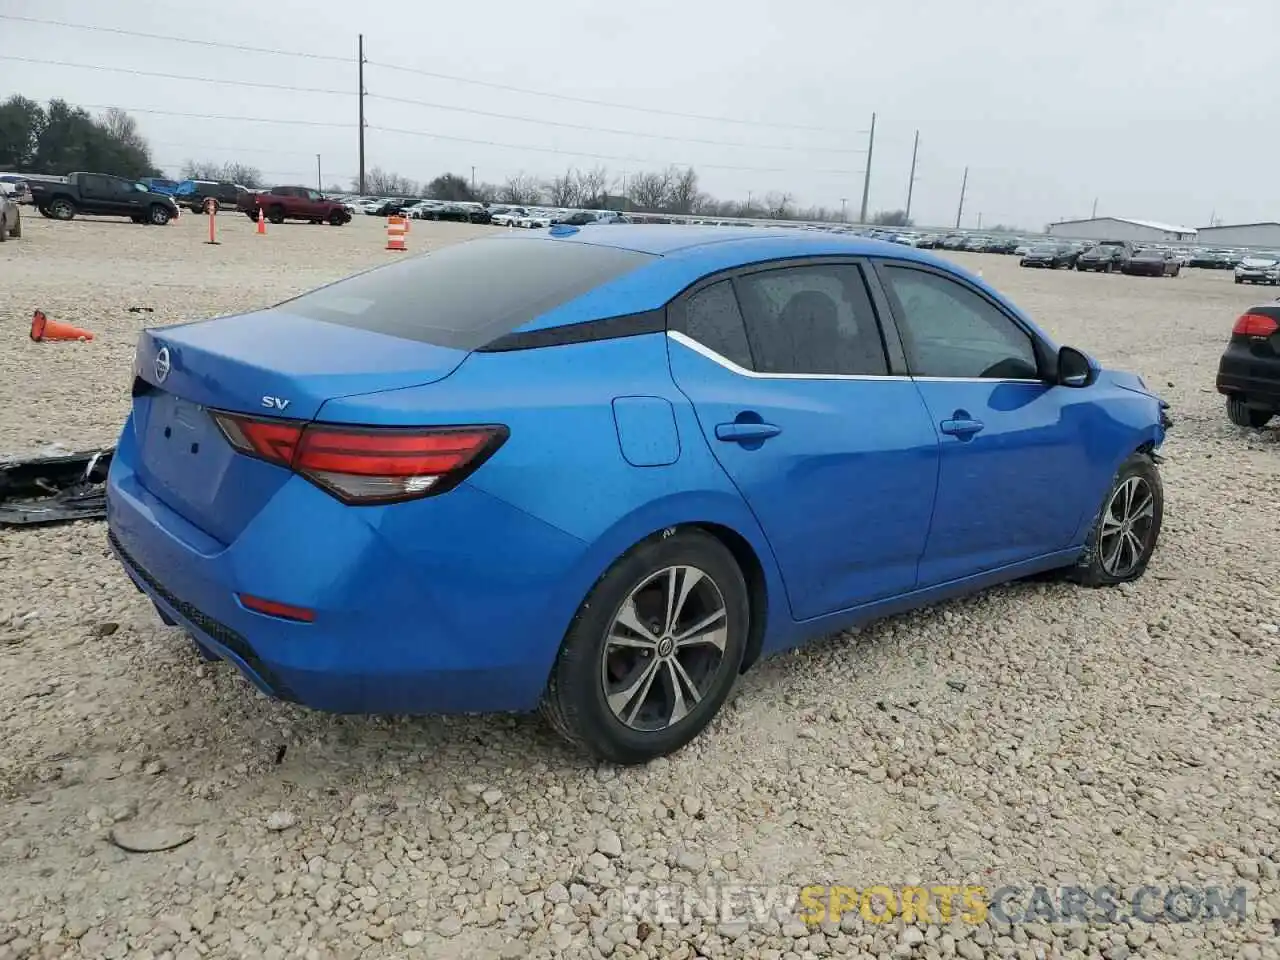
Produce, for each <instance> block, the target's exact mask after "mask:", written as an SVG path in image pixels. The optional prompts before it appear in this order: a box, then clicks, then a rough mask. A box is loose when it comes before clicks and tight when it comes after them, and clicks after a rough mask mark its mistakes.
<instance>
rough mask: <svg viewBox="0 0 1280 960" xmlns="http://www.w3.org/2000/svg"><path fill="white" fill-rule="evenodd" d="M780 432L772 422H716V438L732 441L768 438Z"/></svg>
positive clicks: (747, 441) (742, 441)
mask: <svg viewBox="0 0 1280 960" xmlns="http://www.w3.org/2000/svg"><path fill="white" fill-rule="evenodd" d="M781 432H782V428H781V427H779V426H777V425H776V424H772V423H719V424H716V439H717V440H728V441H730V442H733V443H750V442H751V441H753V440H768V439H769V438H770V437H776V436H777V435H778V434H780V433H781Z"/></svg>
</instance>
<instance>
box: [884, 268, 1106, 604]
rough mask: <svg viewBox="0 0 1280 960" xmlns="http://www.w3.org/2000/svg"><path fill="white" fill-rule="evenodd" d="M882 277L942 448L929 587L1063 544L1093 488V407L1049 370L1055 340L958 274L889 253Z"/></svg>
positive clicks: (925, 579)
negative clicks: (1054, 381) (1089, 412)
mask: <svg viewBox="0 0 1280 960" xmlns="http://www.w3.org/2000/svg"><path fill="white" fill-rule="evenodd" d="M876 274H877V276H878V278H879V280H880V282H881V283H883V285H884V290H885V292H886V294H887V295H888V299H889V302H890V304H891V307H892V311H893V314H894V317H895V319H896V321H897V322H896V328H897V330H898V332H899V333H900V335H901V337H902V345H903V348H904V352H905V355H906V360H907V366H908V369H909V370H910V371H911V374H912V377H913V378H914V381H915V384H916V387H917V388H918V390H919V392H920V395H921V397H923V399H924V402H925V405H926V406H927V407H928V409H929V414H930V417H931V421H932V424H933V427H934V429H936V430H937V435H938V439H939V441H940V445H941V446H940V454H941V460H940V466H939V471H938V496H937V503H936V505H935V507H934V513H933V523H932V526H931V527H930V531H929V541H928V545H927V546H926V548H925V551H924V557H923V558H922V560H921V562H920V586H921V587H927V586H932V585H935V584H939V583H945V582H947V581H950V580H957V579H961V578H963V577H966V576H970V575H973V574H977V573H981V572H984V571H988V570H994V569H997V568H999V567H1002V566H1006V565H1009V564H1014V563H1018V562H1021V561H1024V560H1029V559H1032V558H1035V557H1040V556H1043V555H1045V554H1050V553H1053V552H1054V551H1058V550H1063V549H1066V548H1067V547H1068V546H1069V545H1070V542H1071V540H1072V538H1073V536H1074V534H1075V531H1076V529H1077V527H1078V526H1079V524H1080V521H1081V519H1082V513H1083V511H1084V510H1085V509H1086V505H1087V501H1088V500H1089V498H1090V497H1093V496H1094V494H1095V493H1096V491H1091V490H1089V489H1088V488H1087V484H1086V482H1085V477H1086V476H1087V475H1088V469H1087V457H1086V446H1085V442H1086V432H1087V431H1086V427H1087V423H1086V422H1085V421H1086V419H1087V418H1086V416H1085V413H1084V408H1083V407H1082V406H1081V405H1079V404H1077V403H1076V402H1075V401H1076V400H1078V399H1079V398H1075V397H1072V396H1070V394H1071V391H1070V390H1069V389H1067V388H1064V387H1057V386H1052V385H1050V384H1049V383H1048V382H1047V381H1046V380H1045V379H1042V378H1041V375H1040V370H1042V369H1045V368H1046V367H1047V366H1048V364H1049V362H1050V361H1049V360H1048V359H1047V358H1048V356H1049V355H1051V353H1050V348H1049V347H1048V346H1047V345H1044V344H1041V345H1040V346H1039V348H1037V345H1036V344H1037V338H1036V337H1035V335H1034V334H1033V333H1032V332H1031V331H1030V330H1029V329H1028V328H1027V327H1026V326H1025V325H1024V324H1023V323H1022V322H1021V321H1020V320H1018V319H1017V318H1016V317H1015V316H1014V315H1013V314H1012V313H1011V312H1009V311H1007V310H1005V309H1004V308H1003V306H1001V305H999V304H997V303H996V301H995V300H994V299H992V298H991V297H989V296H987V295H986V294H985V293H984V292H982V291H981V290H979V289H978V288H977V287H976V286H974V285H971V284H969V283H968V282H966V281H962V280H961V279H960V278H959V277H957V276H955V275H953V274H950V273H944V272H943V271H941V270H936V269H933V268H931V267H927V266H925V265H923V264H907V263H905V262H897V263H894V262H890V261H879V262H878V263H877V265H876ZM1094 506H1096V504H1095V505H1094Z"/></svg>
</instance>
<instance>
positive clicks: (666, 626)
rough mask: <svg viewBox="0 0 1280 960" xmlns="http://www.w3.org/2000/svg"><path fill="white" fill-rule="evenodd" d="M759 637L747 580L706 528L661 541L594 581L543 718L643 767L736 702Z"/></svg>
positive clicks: (608, 756) (602, 754)
mask: <svg viewBox="0 0 1280 960" xmlns="http://www.w3.org/2000/svg"><path fill="white" fill-rule="evenodd" d="M749 629H750V610H749V604H748V598H747V586H746V581H745V580H744V579H743V576H742V571H741V570H740V569H739V567H738V564H737V562H736V561H735V560H734V558H733V555H732V554H731V553H730V552H729V550H728V549H727V548H726V547H725V546H724V544H722V543H721V542H720V541H719V540H717V539H716V538H715V537H713V536H711V535H710V534H708V533H704V532H702V531H700V530H682V531H676V532H670V531H668V532H666V533H663V534H661V535H655V536H653V537H650V538H649V539H648V540H645V541H644V542H642V543H640V544H638V545H637V546H635V547H633V548H632V549H631V550H630V551H628V552H627V553H626V554H624V555H623V556H622V557H621V558H620V559H618V560H617V561H616V562H615V563H614V564H613V566H612V567H611V568H610V569H609V571H608V572H607V573H605V575H604V576H603V577H601V578H600V580H598V581H597V582H596V585H595V586H594V587H593V588H592V590H591V593H590V594H588V596H587V598H586V600H585V601H584V602H583V604H582V606H581V607H580V608H579V610H578V613H577V615H576V616H575V617H574V619H573V623H572V624H571V625H570V626H569V630H568V632H567V633H566V634H565V638H564V642H563V644H562V645H561V647H560V653H559V656H558V657H557V659H556V663H555V666H554V667H553V668H552V670H551V676H550V678H549V679H548V681H547V688H546V691H545V693H544V694H543V700H542V713H543V715H544V716H545V717H546V718H547V720H548V721H549V722H550V723H551V725H552V726H553V727H554V728H555V729H556V730H557V732H559V733H560V734H561V735H562V736H564V737H565V738H566V739H567V740H569V741H570V742H571V743H573V744H575V745H577V746H579V747H581V748H583V749H585V750H587V751H588V752H590V753H592V754H594V755H595V756H597V757H599V758H601V759H603V760H608V761H611V762H613V763H620V764H634V763H644V762H646V761H648V760H652V759H653V758H654V757H660V756H663V755H665V754H668V753H672V752H673V751H675V750H678V749H680V748H681V747H683V746H684V745H685V744H687V743H688V742H689V741H690V740H692V739H693V738H694V737H695V736H697V735H698V734H699V733H700V732H701V731H702V730H703V729H704V728H705V727H706V726H707V724H708V723H710V722H711V719H712V718H713V717H714V716H715V715H716V712H717V711H718V710H719V709H720V707H721V705H722V704H723V703H724V701H725V698H726V697H728V695H729V692H730V690H732V688H733V684H734V682H735V681H736V679H737V677H738V673H739V670H740V669H741V666H742V658H743V655H744V653H745V651H746V646H747V634H748V631H749Z"/></svg>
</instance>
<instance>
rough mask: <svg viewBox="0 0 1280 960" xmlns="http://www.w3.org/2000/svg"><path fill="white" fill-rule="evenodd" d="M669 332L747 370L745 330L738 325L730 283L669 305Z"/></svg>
mask: <svg viewBox="0 0 1280 960" xmlns="http://www.w3.org/2000/svg"><path fill="white" fill-rule="evenodd" d="M671 329H672V330H678V331H679V332H680V333H683V334H684V335H685V336H687V337H690V338H691V339H693V340H697V341H698V342H699V343H700V344H702V345H703V346H704V347H706V348H707V349H709V350H714V351H715V352H716V353H718V354H720V356H722V357H724V358H725V359H726V360H731V361H733V362H734V363H736V364H737V365H738V366H740V367H742V368H743V369H746V370H750V369H751V348H750V347H749V346H747V328H746V325H745V324H744V323H743V322H742V312H741V311H740V310H739V309H738V298H737V297H736V296H734V293H733V284H732V283H730V282H729V281H728V280H721V281H720V282H719V283H713V284H712V285H711V286H709V287H704V288H703V289H702V290H699V291H698V292H697V293H695V294H694V295H693V296H692V297H690V298H689V299H688V300H687V301H685V302H684V303H683V304H673V305H672V307H671Z"/></svg>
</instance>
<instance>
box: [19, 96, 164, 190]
mask: <svg viewBox="0 0 1280 960" xmlns="http://www.w3.org/2000/svg"><path fill="white" fill-rule="evenodd" d="M0 170H21V171H23V172H26V173H50V174H55V175H58V176H61V175H65V174H67V173H71V172H72V171H75V170H92V171H94V172H95V173H109V174H113V175H115V176H119V177H135V178H136V177H156V176H160V171H159V170H157V169H156V167H155V164H153V163H152V162H151V148H150V146H149V145H148V144H147V141H146V138H145V137H143V136H142V134H141V133H139V132H138V123H137V121H136V120H134V119H133V117H131V116H129V114H127V113H125V112H124V111H123V110H116V109H111V110H107V111H106V112H105V113H103V114H102V116H100V117H93V116H90V114H89V112H88V111H87V110H85V109H84V108H83V107H75V106H72V105H71V104H69V103H67V102H66V101H65V100H50V101H49V105H48V106H47V107H42V106H41V105H40V104H38V103H36V102H35V101H34V100H29V99H27V98H26V97H23V96H19V95H17V94H15V95H13V96H11V97H9V98H8V99H6V100H5V101H4V102H3V103H0Z"/></svg>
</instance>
